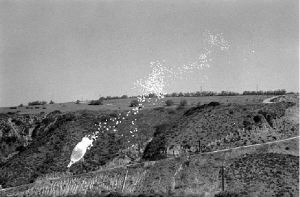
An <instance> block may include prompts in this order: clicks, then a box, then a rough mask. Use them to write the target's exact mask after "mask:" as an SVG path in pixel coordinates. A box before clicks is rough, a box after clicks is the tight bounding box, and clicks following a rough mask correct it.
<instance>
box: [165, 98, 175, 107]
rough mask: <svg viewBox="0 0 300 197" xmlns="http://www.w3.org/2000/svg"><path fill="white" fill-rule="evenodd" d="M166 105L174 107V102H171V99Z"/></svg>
mask: <svg viewBox="0 0 300 197" xmlns="http://www.w3.org/2000/svg"><path fill="white" fill-rule="evenodd" d="M166 105H167V106H172V105H174V101H173V100H171V99H169V100H166Z"/></svg>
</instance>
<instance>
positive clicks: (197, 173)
mask: <svg viewBox="0 0 300 197" xmlns="http://www.w3.org/2000/svg"><path fill="white" fill-rule="evenodd" d="M298 145H299V139H298V138H295V139H292V140H288V141H283V142H279V143H271V144H264V145H261V146H253V147H246V148H240V149H233V150H227V151H224V152H218V153H212V154H208V153H206V154H200V155H195V156H185V157H180V158H169V159H166V160H161V161H156V162H146V163H144V164H137V165H135V166H131V167H128V168H118V169H113V170H107V171H101V172H94V173H87V174H83V175H77V176H70V177H62V178H60V179H52V180H51V179H45V180H39V181H37V182H35V183H34V184H33V185H32V186H31V187H30V188H28V189H27V190H25V191H18V192H17V191H10V192H9V193H10V194H13V195H15V196H24V195H25V196H67V195H75V196H76V195H77V196H85V195H87V196H89V195H94V196H95V195H98V196H101V195H102V196H107V195H109V194H110V193H111V192H117V193H114V194H111V196H113V195H115V196H117V195H119V196H120V194H122V195H123V196H130V195H131V196H134V195H136V196H137V195H138V194H145V195H146V194H153V193H157V195H163V196H178V195H179V196H186V195H189V196H195V195H209V196H214V195H216V194H218V193H219V192H221V177H220V176H221V173H220V172H221V171H220V170H221V166H224V168H225V177H226V178H225V181H226V183H225V189H230V191H231V192H232V193H239V194H240V195H241V196H244V194H245V192H246V193H249V194H254V193H255V192H256V193H257V192H263V193H264V194H265V195H266V196H267V195H269V194H270V195H271V194H278V193H280V192H281V193H282V192H283V193H284V192H286V193H287V194H291V195H293V196H297V195H298V193H299V190H298V182H299V180H298V177H297V176H296V175H298V173H299V169H298V165H299V161H298V160H299V156H298V155H299V150H298ZM293 155H295V156H293ZM297 162H298V163H297ZM253 164H255V166H254V167H253ZM256 164H257V165H256ZM278 166H280V168H278ZM245 169H246V170H245ZM233 170H235V172H234V173H233ZM278 173H280V174H282V177H280V178H279V177H277V176H278ZM240 174H243V175H242V176H240ZM262 174H263V176H262ZM247 177H248V178H247ZM258 177H259V178H260V179H261V181H263V183H264V185H265V186H264V187H263V188H261V187H260V185H261V183H260V182H259V181H258V180H257V178H258ZM264 177H265V178H264ZM276 177H277V178H276ZM282 181H283V182H282ZM284 183H289V184H288V186H287V185H286V184H284ZM268 188H271V189H268ZM272 188H273V189H272ZM274 188H276V190H274ZM288 188H290V189H288ZM262 189H263V190H262ZM240 192H242V193H240ZM243 192H244V194H243ZM274 192H275V193H274ZM122 195H121V196H122Z"/></svg>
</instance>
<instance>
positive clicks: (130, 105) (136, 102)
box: [129, 100, 139, 107]
mask: <svg viewBox="0 0 300 197" xmlns="http://www.w3.org/2000/svg"><path fill="white" fill-rule="evenodd" d="M137 106H139V101H138V100H132V101H131V102H130V104H129V107H137Z"/></svg>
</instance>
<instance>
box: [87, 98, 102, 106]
mask: <svg viewBox="0 0 300 197" xmlns="http://www.w3.org/2000/svg"><path fill="white" fill-rule="evenodd" d="M89 105H103V102H102V100H100V99H99V100H91V102H90V103H89Z"/></svg>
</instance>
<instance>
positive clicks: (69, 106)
mask: <svg viewBox="0 0 300 197" xmlns="http://www.w3.org/2000/svg"><path fill="white" fill-rule="evenodd" d="M268 97H270V96H267V95H258V96H256V95H246V96H243V95H241V96H206V97H167V98H163V99H160V100H158V101H155V98H154V99H151V101H150V102H145V103H144V107H145V108H153V107H157V106H164V105H165V101H166V100H169V99H171V100H173V101H174V104H175V105H178V104H179V103H180V101H181V100H183V99H185V100H187V102H188V105H190V106H193V105H197V104H198V103H199V102H200V104H205V103H209V102H212V101H216V102H220V103H236V104H251V103H252V104H253V103H260V102H262V101H263V100H264V99H266V98H268ZM132 100H134V98H132V99H113V100H104V101H103V105H88V104H87V103H80V104H76V103H75V102H67V103H54V104H45V105H37V106H23V107H15V109H11V108H10V107H0V113H9V112H10V113H19V114H39V113H41V112H42V113H43V112H44V113H49V112H52V111H55V110H59V111H61V112H74V111H78V110H93V111H98V110H104V111H106V110H121V111H123V110H130V109H131V108H130V107H129V104H130V102H131V101H132Z"/></svg>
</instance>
